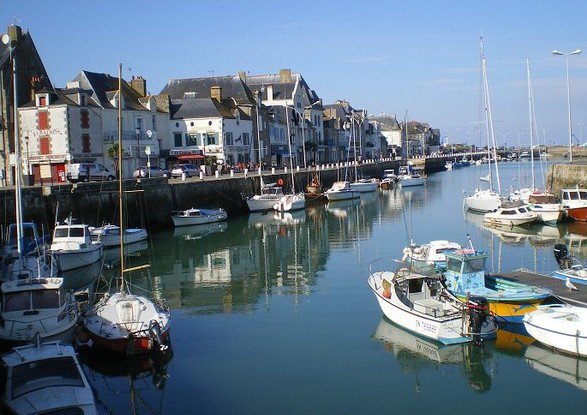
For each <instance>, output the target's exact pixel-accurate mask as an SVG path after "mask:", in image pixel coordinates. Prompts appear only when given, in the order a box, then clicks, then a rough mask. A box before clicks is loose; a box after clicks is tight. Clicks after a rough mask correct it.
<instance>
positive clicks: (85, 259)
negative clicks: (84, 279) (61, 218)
mask: <svg viewBox="0 0 587 415" xmlns="http://www.w3.org/2000/svg"><path fill="white" fill-rule="evenodd" d="M50 252H51V255H52V256H53V257H54V258H55V261H56V263H57V266H58V267H59V269H60V270H61V271H69V270H72V269H75V268H80V267H85V266H88V265H91V264H93V263H95V262H98V261H100V260H101V259H102V257H103V256H104V245H102V242H100V241H92V238H91V236H90V230H89V228H88V225H83V224H74V223H71V221H66V222H65V223H63V224H58V225H56V226H55V229H54V230H53V242H52V243H51V247H50Z"/></svg>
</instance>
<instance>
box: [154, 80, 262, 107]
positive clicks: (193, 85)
mask: <svg viewBox="0 0 587 415" xmlns="http://www.w3.org/2000/svg"><path fill="white" fill-rule="evenodd" d="M213 86H219V87H221V88H222V97H223V98H224V97H231V98H234V99H235V100H236V101H237V102H238V103H239V104H253V105H254V103H255V99H254V97H253V94H252V93H251V90H250V89H249V88H248V87H247V85H246V84H245V83H244V82H243V81H242V79H240V78H239V77H238V76H213V77H207V78H186V79H172V80H170V81H169V82H168V83H167V85H165V86H164V87H163V89H162V90H161V92H160V94H169V96H170V97H171V99H184V98H187V96H186V93H193V95H194V98H196V99H197V98H210V88H211V87H213Z"/></svg>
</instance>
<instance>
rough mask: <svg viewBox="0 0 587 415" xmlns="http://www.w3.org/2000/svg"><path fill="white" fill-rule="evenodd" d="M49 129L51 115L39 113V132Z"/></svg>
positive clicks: (44, 112) (43, 112)
mask: <svg viewBox="0 0 587 415" xmlns="http://www.w3.org/2000/svg"><path fill="white" fill-rule="evenodd" d="M48 129H49V113H48V112H47V111H39V130H48Z"/></svg>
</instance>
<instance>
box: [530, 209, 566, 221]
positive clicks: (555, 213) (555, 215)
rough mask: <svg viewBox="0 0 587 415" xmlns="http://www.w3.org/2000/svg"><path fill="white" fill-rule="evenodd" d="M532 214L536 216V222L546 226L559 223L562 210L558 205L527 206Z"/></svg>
mask: <svg viewBox="0 0 587 415" xmlns="http://www.w3.org/2000/svg"><path fill="white" fill-rule="evenodd" d="M529 207H530V209H531V210H532V212H536V213H537V214H538V220H539V221H540V222H544V223H547V224H555V223H558V222H560V221H561V219H562V217H563V209H562V207H561V205H560V204H545V205H529Z"/></svg>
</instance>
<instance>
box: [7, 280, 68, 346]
mask: <svg viewBox="0 0 587 415" xmlns="http://www.w3.org/2000/svg"><path fill="white" fill-rule="evenodd" d="M1 290H2V324H1V325H0V340H4V341H9V342H16V343H26V342H29V341H31V340H32V339H33V338H34V337H35V336H37V335H38V336H39V337H40V339H41V340H56V339H59V340H68V339H70V338H71V335H72V334H73V328H74V326H75V324H76V323H77V318H78V312H77V308H76V306H75V304H74V302H73V299H72V298H70V296H68V295H67V293H66V292H65V290H64V289H63V278H27V279H23V280H12V281H5V282H3V283H2V286H1Z"/></svg>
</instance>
